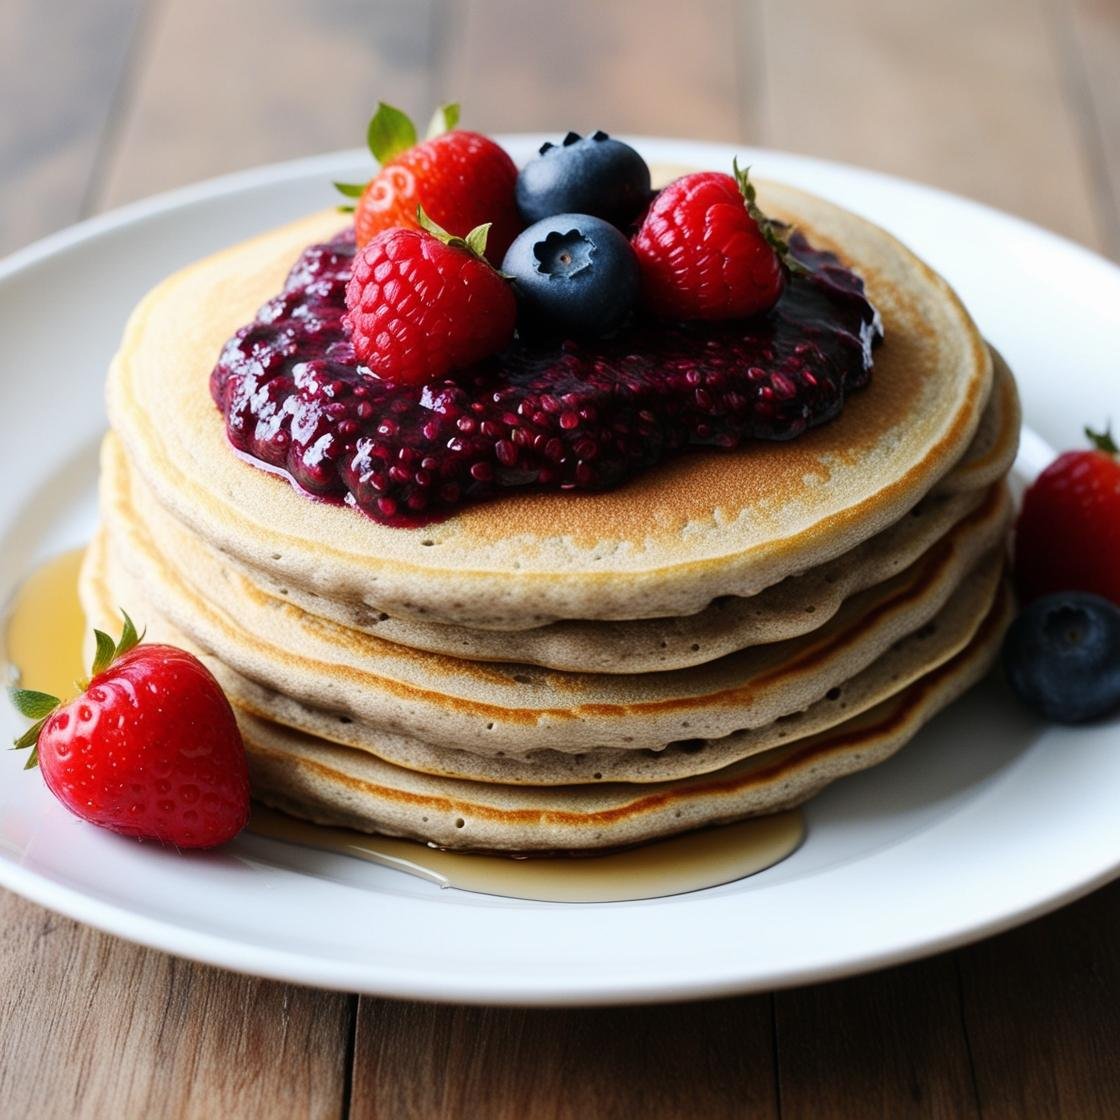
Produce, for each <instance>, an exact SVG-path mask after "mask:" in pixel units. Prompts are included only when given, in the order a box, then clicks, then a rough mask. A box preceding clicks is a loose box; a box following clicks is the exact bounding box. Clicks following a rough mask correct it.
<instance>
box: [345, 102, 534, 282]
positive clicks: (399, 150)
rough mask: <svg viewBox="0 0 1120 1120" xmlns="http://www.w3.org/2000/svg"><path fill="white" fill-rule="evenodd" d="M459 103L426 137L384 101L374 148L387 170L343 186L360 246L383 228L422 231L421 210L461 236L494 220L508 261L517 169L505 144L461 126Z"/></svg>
mask: <svg viewBox="0 0 1120 1120" xmlns="http://www.w3.org/2000/svg"><path fill="white" fill-rule="evenodd" d="M458 123H459V106H458V105H454V104H452V105H444V106H443V107H442V108H440V109H439V110H437V111H436V114H435V116H434V117H433V118H432V123H431V124H430V125H429V127H428V133H427V136H426V137H425V139H424V140H423V141H420V140H419V138H418V136H417V132H416V126H415V125H414V124H413V123H412V121H411V120H410V119H409V117H408V116H406V115H405V114H404V113H403V112H401V110H400V109H396V108H394V107H393V106H392V105H386V104H385V103H384V102H381V103H380V104H378V106H377V112H376V113H374V115H373V118H372V120H370V122H369V130H368V135H367V139H368V143H369V149H370V151H371V152H372V153H373V156H374V158H375V159H376V160H377V161H378V162H379V163H380V164H381V170H380V171H378V173H377V174H376V175H374V177H373V178H372V179H370V181H369V182H368V183H336V184H335V186H336V187H337V188H338V189H339V190H340V191H342V193H343V194H344V195H346V196H347V197H349V198H353V199H355V200H356V202H355V204H354V234H355V238H356V240H357V242H358V246H359V248H360V247H361V246H363V245H366V244H368V243H369V242H370V241H372V240H373V238H374V237H375V236H376V235H377V234H378V233H380V232H382V231H383V230H387V229H395V228H400V227H405V228H412V229H416V228H418V223H417V220H416V209H417V207H423V209H424V211H425V213H427V214H428V215H429V216H430V217H431V219H432V221H434V222H437V223H438V224H439V225H441V226H442V227H443V228H444V229H446V230H448V231H449V232H450V233H452V234H453V235H455V236H456V237H466V236H467V234H468V233H470V231H471V230H472V229H475V228H476V227H477V226H480V225H484V224H486V223H490V241H489V245H490V253H491V259H492V260H494V261H501V259H502V257H503V255H504V254H505V251H506V250H507V249H508V248H509V246H510V242H512V241H513V239H514V238H515V237H516V236H517V234H518V233H520V231H521V227H522V221H521V216H520V214H519V213H518V210H517V197H516V188H517V167H516V165H515V164H514V162H513V160H512V159H510V157H509V154H508V153H507V152H506V150H505V149H504V148H502V147H501V145H499V144H496V143H495V142H494V141H493V140H491V139H490V138H489V137H488V136H483V135H482V134H481V133H478V132H468V131H465V130H463V129H460V128H457V127H456V126H457V125H458Z"/></svg>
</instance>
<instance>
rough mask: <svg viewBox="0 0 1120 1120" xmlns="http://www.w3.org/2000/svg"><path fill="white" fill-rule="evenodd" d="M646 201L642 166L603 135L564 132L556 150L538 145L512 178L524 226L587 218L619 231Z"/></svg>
mask: <svg viewBox="0 0 1120 1120" xmlns="http://www.w3.org/2000/svg"><path fill="white" fill-rule="evenodd" d="M649 198H650V186H649V168H648V167H647V166H646V161H645V160H644V159H642V157H641V156H640V155H638V153H637V152H636V151H634V149H633V148H631V147H630V145H629V144H624V143H623V142H622V141H621V140H612V139H611V138H610V137H609V136H608V135H607V134H606V133H605V132H593V133H592V134H591V135H590V136H587V137H581V136H580V135H579V133H578V132H569V133H568V135H567V136H565V137H564V139H563V140H562V141H561V142H560V143H559V144H545V145H543V146H542V147H541V150H540V155H538V156H536V157H535V158H534V159H531V160H530V161H529V162H528V163H527V164H526V165H525V166H524V167H523V168H522V169H521V173H520V174H519V175H518V176H517V208H518V210H520V211H521V217H522V218H524V220H525V221H526V222H539V221H540V220H541V219H542V218H548V217H551V216H552V215H553V214H591V215H593V216H594V217H596V218H603V219H604V220H605V221H608V222H612V223H613V224H614V225H617V226H624V225H626V223H627V222H630V221H632V220H633V219H634V218H636V217H637V216H638V214H639V212H640V211H641V209H642V207H643V206H645V205H646V203H647V202H649Z"/></svg>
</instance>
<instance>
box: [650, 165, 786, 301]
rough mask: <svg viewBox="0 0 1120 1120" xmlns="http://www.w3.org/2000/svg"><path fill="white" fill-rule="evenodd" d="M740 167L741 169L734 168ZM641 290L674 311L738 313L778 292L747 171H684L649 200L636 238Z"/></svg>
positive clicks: (771, 251)
mask: <svg viewBox="0 0 1120 1120" xmlns="http://www.w3.org/2000/svg"><path fill="white" fill-rule="evenodd" d="M736 170H738V169H736ZM633 245H634V251H635V252H636V253H637V254H638V263H639V265H640V266H641V274H642V298H643V301H644V303H645V305H646V307H647V308H648V309H649V310H650V311H652V312H653V313H654V314H655V315H661V316H664V317H666V318H671V319H740V318H746V317H747V316H749V315H756V314H758V313H760V312H762V311H767V310H768V309H769V308H771V307H773V306H774V304H775V303H776V302H777V300H778V297H779V296H780V295H781V294H782V285H783V270H782V259H781V256H780V254H779V251H778V250H776V249H775V235H774V233H773V231H772V229H771V226H770V223H769V222H768V220H767V219H766V218H765V216H764V215H762V214H761V213H760V212H759V211H758V209H757V207H755V206H754V188H753V187H751V186H750V184H749V182H748V181H747V177H746V174H745V172H744V173H740V177H739V180H738V181H736V179H735V178H733V177H732V176H730V175H724V174H723V173H722V172H718V171H701V172H697V173H696V174H694V175H685V176H683V177H682V178H680V179H677V180H675V181H674V182H672V183H670V184H669V185H668V186H667V187H666V188H665V189H664V190H663V191H661V192H660V193H659V194H658V196H657V197H656V198H655V199H654V200H653V203H652V204H651V206H650V208H649V210H648V211H647V213H646V216H645V218H644V219H643V221H642V224H641V227H640V228H639V230H638V232H637V233H636V234H635V235H634V238H633Z"/></svg>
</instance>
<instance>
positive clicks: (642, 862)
mask: <svg viewBox="0 0 1120 1120" xmlns="http://www.w3.org/2000/svg"><path fill="white" fill-rule="evenodd" d="M249 829H250V831H252V832H255V833H256V834H257V835H258V836H267V837H270V838H271V839H274V840H284V841H287V842H289V843H293V844H300V845H302V846H303V847H307V848H317V849H320V850H323V851H330V852H339V853H342V854H343V855H349V856H356V857H357V858H358V859H364V860H368V861H369V862H370V863H376V864H379V865H380V866H382V867H392V868H395V869H397V870H399V871H407V872H409V873H410V874H412V875H416V876H419V877H420V878H421V879H427V880H428V881H429V882H433V883H436V884H438V885H439V886H441V887H457V888H458V889H459V890H464V891H473V892H475V893H477V894H492V895H499V896H501V897H503V898H523V899H530V900H532V901H535V902H633V901H636V900H637V899H642V898H664V897H667V896H668V895H674V894H687V893H689V892H690V891H698V890H703V889H704V888H705V887H717V886H720V885H721V884H723V883H731V882H734V881H735V880H736V879H743V878H745V877H746V876H748V875H754V874H756V873H757V872H759V871H764V870H765V869H766V868H768V867H773V866H774V864H776V863H780V862H781V861H782V860H783V859H785V858H786V856H788V855H791V854H792V853H793V852H795V851H796V850H797V849H798V847H800V845H801V841H802V840H803V839H804V837H805V818H804V816H803V814H802V813H801V810H800V809H790V810H788V811H786V812H784V813H774V814H772V815H770V816H767V817H757V818H755V819H753V820H747V821H740V822H739V823H738V824H727V825H721V826H719V827H717V828H705V829H701V830H699V831H696V832H686V833H684V834H683V835H681V836H674V837H671V838H670V839H668V840H657V841H654V842H653V843H650V844H641V845H639V846H638V847H634V848H625V849H622V850H620V851H613V852H609V853H607V854H606V855H586V854H580V855H578V856H575V857H573V856H542V857H536V856H534V857H531V858H527V859H525V858H523V859H510V858H509V857H508V856H500V855H482V854H475V853H471V852H448V851H441V850H440V849H438V848H429V847H427V846H425V845H423V844H418V843H417V842H416V841H414V840H395V839H392V838H391V837H387V836H367V835H366V834H365V833H362V832H354V831H352V830H350V829H346V828H323V827H322V826H320V825H315V824H308V823H306V822H305V821H300V820H296V819H295V818H294V817H289V816H287V815H286V814H284V813H277V812H275V811H274V810H272V809H266V808H264V807H261V806H258V807H256V808H255V810H254V812H253V819H252V820H251V821H250V822H249Z"/></svg>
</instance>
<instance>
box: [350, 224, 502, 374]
mask: <svg viewBox="0 0 1120 1120" xmlns="http://www.w3.org/2000/svg"><path fill="white" fill-rule="evenodd" d="M443 236H444V237H445V238H446V237H447V235H446V234H444V235H443ZM468 241H470V242H471V244H468V243H467V241H463V240H461V239H459V238H450V239H449V240H441V238H440V237H439V236H436V235H434V234H431V233H428V232H427V231H426V230H417V229H392V230H386V231H385V232H383V233H379V234H378V235H377V236H376V237H375V238H374V239H373V240H372V241H371V242H370V243H369V244H368V245H367V246H366V247H365V248H364V249H362V250H360V251H359V252H358V254H357V256H356V257H355V258H354V268H353V272H352V273H351V276H350V282H349V283H348V284H347V286H346V307H347V309H348V310H347V314H346V318H345V319H344V324H345V326H346V329H347V330H348V331H349V332H350V337H351V338H352V340H353V342H354V351H355V353H356V354H357V356H358V359H359V361H361V362H362V363H363V364H365V365H367V366H369V368H370V369H371V370H372V371H373V372H374V373H375V374H377V376H378V377H382V378H384V379H385V380H386V381H394V382H397V383H401V384H414V385H415V384H423V383H424V382H426V381H433V380H435V379H436V378H439V377H443V376H445V375H446V374H448V373H450V372H451V371H452V370H455V369H460V368H462V367H464V366H469V365H472V364H473V363H475V362H478V361H481V360H482V359H483V358H487V357H489V356H490V355H491V354H496V353H497V352H498V351H499V350H501V349H503V348H504V347H505V346H507V345H508V344H509V342H510V340H511V339H512V338H513V330H514V326H515V324H516V321H517V302H516V300H515V299H514V295H513V291H512V290H511V288H510V286H509V284H508V283H507V282H506V281H505V280H503V279H502V277H501V276H499V275H498V273H496V272H495V271H494V270H493V269H492V268H491V267H490V266H489V265H488V264H487V263H486V261H485V260H483V259H481V253H482V249H483V247H484V246H485V235H484V231H481V239H480V231H474V232H472V233H471V234H469V235H468ZM472 246H473V249H472Z"/></svg>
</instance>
